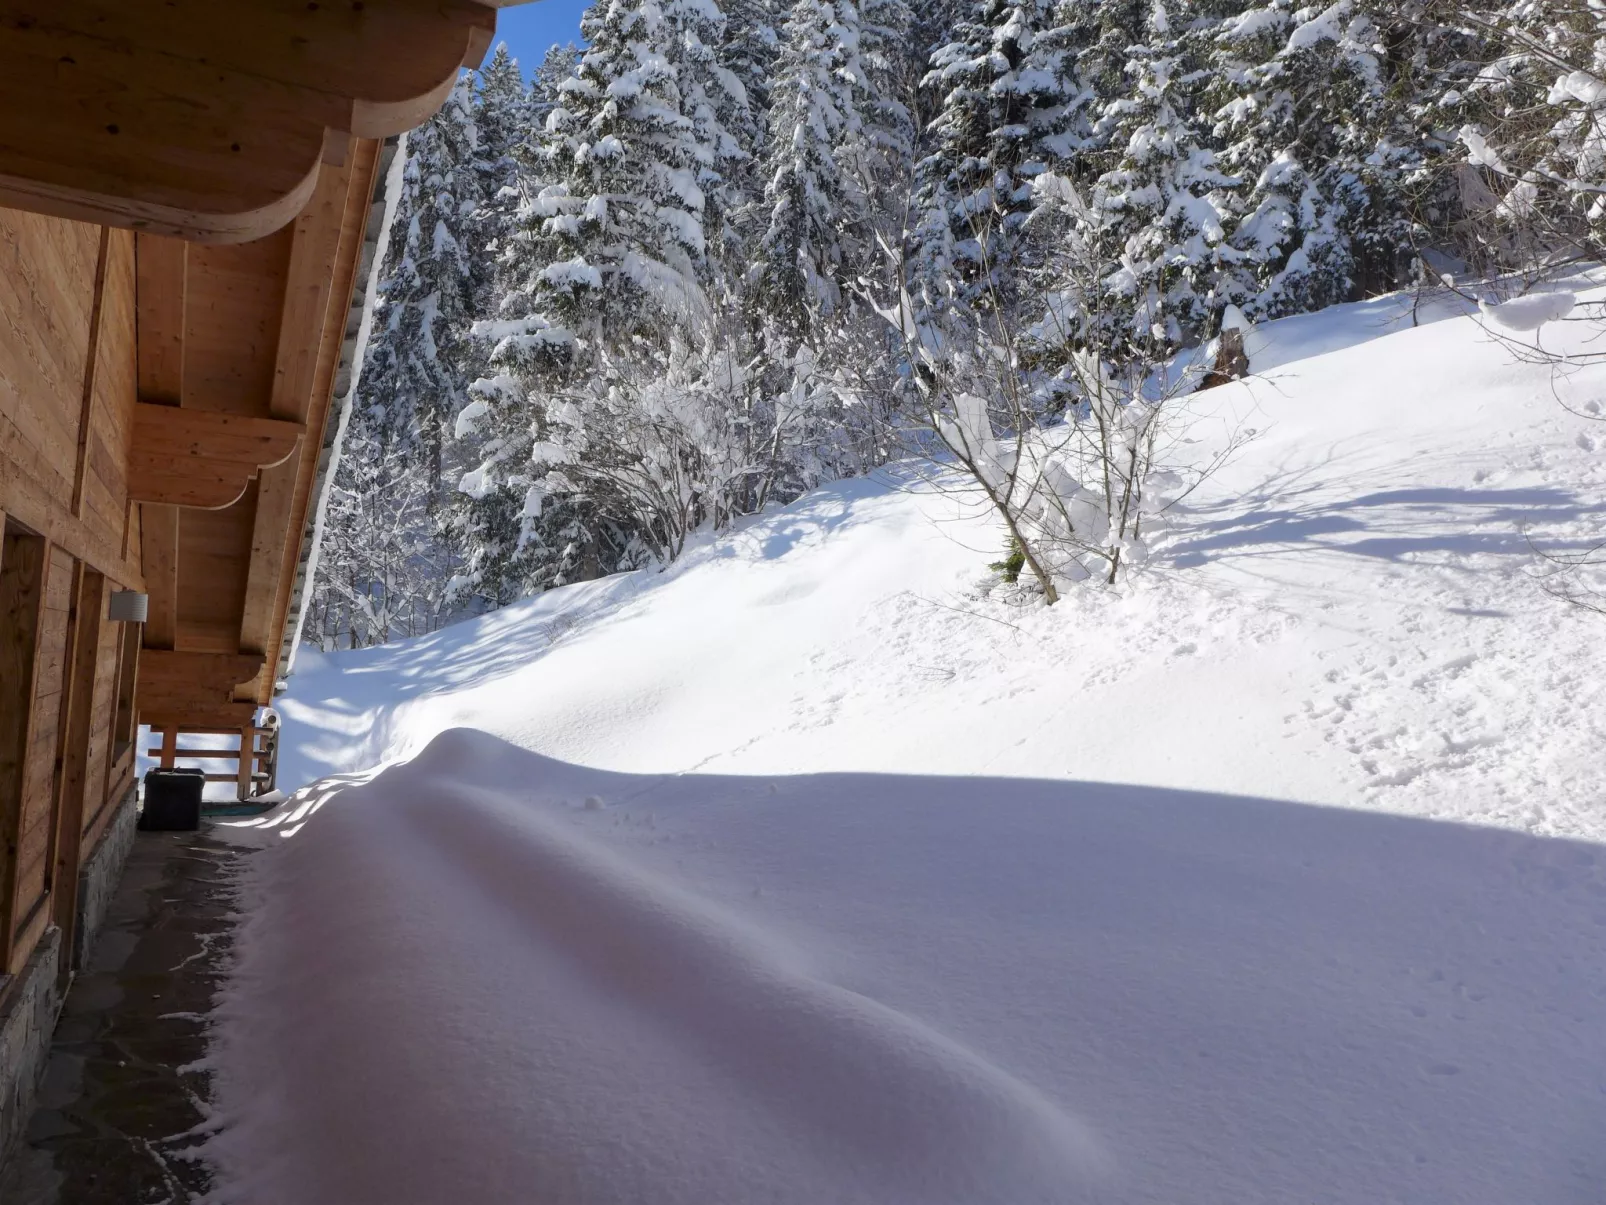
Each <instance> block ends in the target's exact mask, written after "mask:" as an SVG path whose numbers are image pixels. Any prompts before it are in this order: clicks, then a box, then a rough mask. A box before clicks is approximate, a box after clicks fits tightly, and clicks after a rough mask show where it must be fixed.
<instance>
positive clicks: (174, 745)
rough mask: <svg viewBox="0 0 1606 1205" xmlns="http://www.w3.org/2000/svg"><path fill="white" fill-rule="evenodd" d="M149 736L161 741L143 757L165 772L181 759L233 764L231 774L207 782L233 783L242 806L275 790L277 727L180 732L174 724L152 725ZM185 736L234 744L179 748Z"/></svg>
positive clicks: (187, 727) (191, 728)
mask: <svg viewBox="0 0 1606 1205" xmlns="http://www.w3.org/2000/svg"><path fill="white" fill-rule="evenodd" d="M151 736H152V737H153V738H158V737H159V738H160V739H159V740H156V741H155V742H154V743H153V744H152V745H151V746H150V748H149V749H147V750H146V756H148V757H152V758H155V759H156V762H157V764H158V765H159V766H161V767H162V769H164V770H170V769H172V768H173V765H174V763H175V762H177V761H178V760H179V759H180V758H187V759H195V760H204V761H227V762H233V763H234V766H235V768H234V771H233V772H232V773H223V774H208V775H207V776H206V781H207V782H232V783H234V784H235V785H236V787H237V788H238V794H239V798H240V800H241V802H244V801H245V800H247V799H250V798H251V797H252V796H253V795H262V794H265V793H266V792H268V791H271V790H273V788H274V780H275V777H276V773H277V769H278V737H279V730H278V727H277V725H259V724H247V725H245V726H244V727H241V728H226V727H211V726H206V725H192V724H186V725H184V726H183V727H182V729H181V728H180V727H179V726H178V725H176V724H169V725H163V724H152V725H151ZM185 736H233V737H235V738H236V742H237V743H236V744H235V745H234V747H233V748H224V749H207V748H199V747H193V746H187V745H181V744H180V743H179V741H180V739H181V738H182V737H185Z"/></svg>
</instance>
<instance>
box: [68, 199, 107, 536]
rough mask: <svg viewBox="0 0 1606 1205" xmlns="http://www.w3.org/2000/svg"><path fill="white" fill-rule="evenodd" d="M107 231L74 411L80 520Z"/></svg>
mask: <svg viewBox="0 0 1606 1205" xmlns="http://www.w3.org/2000/svg"><path fill="white" fill-rule="evenodd" d="M111 236H112V232H111V229H110V228H109V227H106V226H102V227H101V228H100V252H99V254H98V255H97V257H96V259H95V284H94V290H95V292H94V299H93V300H92V301H91V302H90V306H89V354H88V355H87V356H85V357H84V392H83V399H82V401H81V402H80V403H79V407H78V457H77V460H76V462H75V463H74V465H73V482H72V513H73V518H75V519H82V518H83V517H84V467H85V465H86V464H87V463H88V460H89V434H90V424H91V422H92V421H93V420H94V417H95V365H96V364H98V363H99V362H100V311H101V302H102V301H104V300H105V294H106V252H107V249H108V248H109V247H110V246H111Z"/></svg>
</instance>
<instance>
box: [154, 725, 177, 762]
mask: <svg viewBox="0 0 1606 1205" xmlns="http://www.w3.org/2000/svg"><path fill="white" fill-rule="evenodd" d="M177 753H178V725H177V724H168V725H167V727H165V728H163V729H162V756H161V760H160V761H159V762H158V763H157V764H158V765H160V766H161V767H162V769H164V770H171V769H172V768H173V758H174V756H175V755H176V754H177Z"/></svg>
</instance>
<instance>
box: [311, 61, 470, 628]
mask: <svg viewBox="0 0 1606 1205" xmlns="http://www.w3.org/2000/svg"><path fill="white" fill-rule="evenodd" d="M472 87H473V85H472V81H471V80H470V79H469V77H467V76H465V77H464V78H463V79H462V80H461V81H459V83H458V85H457V86H456V87H455V88H454V89H453V90H452V93H451V95H450V96H449V97H448V98H447V101H446V104H445V105H444V106H443V107H442V108H441V110H440V112H438V113H437V114H436V115H435V116H434V117H432V118H431V119H430V120H429V121H427V122H425V123H424V125H422V126H421V127H419V128H418V129H417V130H414V131H413V132H412V133H411V134H409V135H408V138H407V142H406V156H407V158H406V160H405V163H404V165H403V168H402V189H401V194H400V196H399V197H398V198H397V201H396V205H397V209H396V213H395V215H394V217H393V220H392V224H391V237H390V242H389V245H388V246H387V247H386V248H385V250H384V267H383V269H382V276H381V280H380V284H379V290H378V297H377V299H376V302H375V312H374V319H373V334H372V337H371V339H370V342H369V344H368V350H367V354H366V359H365V364H364V367H363V371H362V374H361V377H360V380H359V384H358V388H357V394H356V396H355V397H354V398H353V401H352V405H353V413H352V416H351V418H350V420H349V422H348V428H347V438H346V441H345V447H344V451H343V454H342V456H341V459H340V463H339V465H338V467H337V469H336V475H335V481H334V483H333V490H332V501H331V504H330V508H329V512H328V515H327V519H326V524H325V531H326V539H327V541H328V546H329V548H330V550H331V553H330V555H326V556H324V557H322V558H320V561H319V573H320V577H321V580H320V583H319V585H318V588H317V590H318V592H319V593H320V594H322V593H328V594H329V596H330V597H331V598H335V599H343V600H344V602H343V603H342V604H341V606H343V607H344V608H345V611H346V616H347V618H346V621H345V622H344V623H343V624H342V629H343V632H342V635H343V638H344V639H349V640H352V641H355V642H357V643H372V642H374V641H377V640H384V639H388V638H389V637H390V636H391V635H393V634H395V632H396V631H397V630H405V631H409V632H410V631H423V630H427V629H428V627H429V626H433V625H434V624H437V623H439V622H440V618H441V615H442V608H443V587H444V584H445V580H446V576H447V575H448V574H449V572H450V568H451V566H452V564H453V562H454V561H455V559H456V556H457V549H456V537H455V535H454V533H453V524H452V518H451V514H450V511H451V502H452V493H451V487H452V486H453V484H454V483H455V481H454V479H455V476H456V471H455V467H454V465H453V463H452V456H451V448H450V426H451V424H452V422H453V420H454V416H455V414H456V412H457V410H458V409H459V407H460V406H461V405H462V404H463V402H464V401H465V400H466V396H467V382H468V379H469V377H468V367H469V363H468V362H469V359H470V348H469V345H468V335H469V326H470V324H471V322H472V308H473V305H474V301H475V273H474V270H473V262H474V260H473V248H474V244H475V239H476V229H475V223H476V221H477V214H478V207H479V204H480V201H481V189H480V177H479V169H478V156H479V149H478V133H477V130H476V127H475V124H474V116H473V103H474V101H473V92H472ZM342 549H344V550H345V551H341V550H342ZM400 616H406V617H408V618H407V620H406V625H405V626H404V627H403V628H402V629H397V628H396V627H395V626H394V624H395V622H396V621H397V617H400ZM419 625H422V626H419Z"/></svg>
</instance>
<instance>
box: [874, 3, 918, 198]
mask: <svg viewBox="0 0 1606 1205" xmlns="http://www.w3.org/2000/svg"><path fill="white" fill-rule="evenodd" d="M914 31H915V19H914V14H913V12H912V11H911V10H910V6H909V3H908V0H859V63H860V67H861V69H862V70H863V72H864V96H863V98H862V99H861V100H860V102H859V114H860V128H861V137H862V139H863V142H864V147H865V153H864V154H863V155H861V156H860V157H859V158H860V164H861V166H860V168H859V174H860V176H861V179H862V180H863V181H864V184H863V187H864V188H865V190H866V192H867V193H868V194H870V200H869V202H868V203H867V205H866V209H867V210H868V211H870V212H871V214H872V217H873V216H874V211H876V210H878V209H886V208H888V206H887V205H886V203H885V201H880V202H878V201H877V200H876V198H877V197H894V196H899V195H904V194H906V193H907V191H908V177H909V172H910V171H911V170H912V169H913V167H914V151H915V136H916V130H915V92H916V89H917V88H918V86H919V81H920V78H921V76H922V75H923V74H924V60H925V56H924V55H920V56H917V55H915V54H913V53H912V52H911V50H912V45H911V38H912V37H913V35H914ZM898 216H900V217H901V216H902V215H898Z"/></svg>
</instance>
